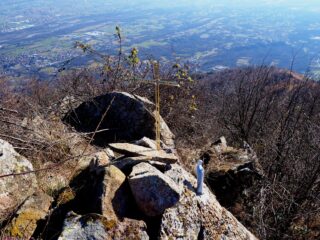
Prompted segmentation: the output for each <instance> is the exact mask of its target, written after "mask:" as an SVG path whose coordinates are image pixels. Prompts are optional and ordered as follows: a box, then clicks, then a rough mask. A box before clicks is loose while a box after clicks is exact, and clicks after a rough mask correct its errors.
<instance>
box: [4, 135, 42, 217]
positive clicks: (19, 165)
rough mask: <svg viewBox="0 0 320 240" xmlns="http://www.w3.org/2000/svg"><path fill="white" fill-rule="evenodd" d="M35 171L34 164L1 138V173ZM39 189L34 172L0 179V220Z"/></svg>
mask: <svg viewBox="0 0 320 240" xmlns="http://www.w3.org/2000/svg"><path fill="white" fill-rule="evenodd" d="M25 171H33V166H32V164H31V163H30V162H29V161H28V160H27V159H26V158H25V157H23V156H21V155H20V154H18V153H17V152H16V151H15V150H14V148H13V146H12V145H11V144H9V143H8V142H6V141H3V140H1V139H0V175H6V174H11V173H21V172H25ZM36 189H37V180H36V177H35V175H34V174H26V175H20V176H10V177H5V178H2V179H0V222H1V221H3V220H4V219H6V218H7V217H8V215H9V214H10V212H11V211H12V210H13V209H14V208H15V207H17V206H18V205H20V204H21V203H22V202H23V201H24V200H25V199H26V198H28V197H29V196H30V195H32V194H33V193H34V192H35V190H36Z"/></svg>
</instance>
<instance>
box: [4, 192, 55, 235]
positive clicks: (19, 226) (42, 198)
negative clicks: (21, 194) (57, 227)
mask: <svg viewBox="0 0 320 240" xmlns="http://www.w3.org/2000/svg"><path fill="white" fill-rule="evenodd" d="M52 201H53V199H52V198H51V197H50V196H48V195H47V194H45V193H43V192H37V193H35V194H33V195H32V196H30V197H29V198H28V199H27V200H26V201H25V202H24V203H23V205H22V206H21V207H20V208H19V210H18V211H17V212H16V213H15V217H14V218H13V219H12V221H11V222H10V223H9V225H8V226H7V227H6V228H5V234H6V235H7V236H10V237H12V238H17V239H18V238H19V239H20V238H23V239H31V237H32V235H33V233H34V231H35V230H36V228H37V223H38V221H39V220H43V219H45V217H46V216H47V215H48V213H49V208H50V205H51V203H52Z"/></svg>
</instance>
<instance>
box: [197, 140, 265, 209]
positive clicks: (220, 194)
mask: <svg viewBox="0 0 320 240" xmlns="http://www.w3.org/2000/svg"><path fill="white" fill-rule="evenodd" d="M200 158H202V159H203V160H204V162H205V171H206V181H207V182H208V184H209V185H210V187H211V188H212V189H213V190H214V192H215V194H216V196H217V198H218V200H219V202H220V203H221V204H222V205H223V206H225V207H231V208H232V207H234V206H235V205H239V202H240V201H241V198H242V197H243V196H242V195H243V192H248V191H249V190H250V188H251V187H252V186H254V185H255V184H257V183H258V182H259V181H260V179H261V178H263V175H264V173H263V171H262V167H261V166H260V164H259V161H258V158H257V156H256V153H255V152H254V151H253V149H252V148H251V147H250V145H249V144H247V143H245V144H244V148H234V147H230V146H228V145H227V142H226V139H225V138H224V137H221V138H220V139H218V140H217V141H216V142H214V143H213V144H211V145H209V146H206V147H205V148H204V149H203V152H202V154H201V156H200Z"/></svg>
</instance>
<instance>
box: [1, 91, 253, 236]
mask: <svg viewBox="0 0 320 240" xmlns="http://www.w3.org/2000/svg"><path fill="white" fill-rule="evenodd" d="M115 95H116V96H117V99H121V101H122V102H123V101H124V102H126V103H127V104H128V102H130V101H137V102H135V103H133V104H129V105H130V111H133V112H134V116H137V115H136V113H137V112H139V111H143V112H144V113H145V114H146V112H148V111H147V110H146V109H144V105H143V101H142V100H141V99H140V98H137V97H136V96H132V95H129V94H127V93H111V96H112V97H110V96H105V99H109V101H107V100H106V101H102V100H101V99H102V97H100V98H98V100H100V104H102V103H104V104H105V105H108V104H110V101H111V99H113V96H115ZM114 104H118V103H117V101H115V102H114ZM141 104H142V105H141ZM81 106H82V107H83V106H86V107H88V104H87V103H84V105H80V107H81ZM96 106H97V105H95V107H96ZM132 106H136V107H137V108H138V109H135V110H134V109H133V110H132ZM100 107H101V106H100ZM101 109H102V112H103V109H105V107H101ZM96 110H97V109H96ZM76 111H77V109H76ZM113 111H115V109H114V110H113ZM121 111H124V112H122V113H121V114H120V115H119V114H118V116H120V117H121V118H122V117H123V116H124V115H125V116H126V118H127V119H126V121H127V124H131V125H132V124H133V125H134V123H135V122H134V121H131V120H132V119H131V120H130V114H129V112H130V111H129V110H127V109H126V108H125V107H124V106H123V105H121ZM125 111H127V113H125ZM90 112H91V113H94V110H93V109H90ZM81 114H82V115H83V116H85V111H82V113H81ZM148 114H149V112H148ZM148 114H146V116H147V115H148ZM150 114H151V113H150ZM96 115H97V114H96ZM96 115H94V116H96ZM90 116H91V115H88V116H87V117H88V118H89V117H90ZM148 116H149V115H148ZM151 116H152V114H151ZM149 117H150V116H149ZM149 117H147V118H146V121H149ZM150 119H154V118H150ZM116 120H117V119H113V123H112V124H115V121H116ZM122 120H124V118H122ZM141 121H142V120H141V119H140V120H139V125H140V126H141V127H143V124H141ZM104 124H105V126H107V125H108V124H109V123H108V122H105V123H104ZM145 125H146V126H148V124H145ZM162 126H164V122H163V123H162ZM78 127H79V128H81V127H80V126H78ZM125 128H130V126H125ZM83 129H84V128H83ZM132 129H135V130H134V132H132V135H130V141H125V139H124V138H123V137H124V136H125V135H121V136H122V139H121V141H120V142H114V141H112V142H110V139H111V137H110V138H107V141H108V142H105V143H104V144H102V145H104V147H103V148H97V151H96V153H94V154H92V155H90V156H83V157H82V158H81V159H79V161H78V164H77V166H76V168H75V169H74V171H73V172H74V175H73V177H72V178H71V179H70V180H69V181H68V183H67V184H66V186H64V187H61V188H60V189H59V191H58V193H56V194H54V195H53V197H54V198H52V197H50V196H48V195H47V194H46V193H44V192H43V191H41V190H40V189H41V188H40V187H39V186H38V183H37V179H36V176H35V175H34V174H27V175H17V176H10V177H8V178H3V179H0V212H1V221H2V226H3V230H2V232H3V235H4V236H5V237H16V238H22V239H29V238H31V237H35V238H41V239H68V240H69V239H256V238H255V236H254V235H252V234H251V233H250V232H249V231H248V230H247V229H246V228H245V227H244V226H243V225H242V224H241V223H240V222H239V221H238V220H237V219H236V218H235V217H234V216H233V215H232V214H231V213H230V212H228V211H227V210H226V209H225V208H223V207H222V206H221V205H220V204H219V202H218V201H217V199H216V197H215V195H214V194H213V193H212V192H211V191H210V189H209V188H208V187H207V186H206V185H204V187H203V194H202V195H197V194H196V184H197V179H196V178H195V177H194V175H193V174H191V173H189V172H188V171H186V170H185V169H184V167H183V166H182V165H181V161H180V159H179V156H178V155H177V154H176V152H175V151H174V150H173V147H174V145H173V144H172V143H173V134H172V133H171V132H169V131H170V130H169V128H167V126H166V127H162V128H161V129H162V134H161V135H162V139H161V140H162V143H163V144H162V146H163V147H164V149H161V150H157V149H156V148H155V146H156V144H155V141H154V140H152V139H151V138H148V137H147V136H140V135H139V134H138V135H139V136H140V137H141V138H139V139H134V138H135V137H136V136H138V135H136V134H137V133H139V128H138V127H137V126H132ZM88 131H91V130H90V128H88ZM150 131H151V130H150ZM120 132H123V129H121V130H120ZM141 132H142V130H141ZM113 134H115V132H113ZM151 135H152V134H151ZM170 137H171V140H172V141H171V140H170V139H169V138H170ZM164 138H166V139H164ZM164 140H165V141H164ZM99 143H101V138H99ZM100 146H101V144H100ZM0 153H1V154H0V175H3V174H6V173H12V172H14V173H21V172H24V171H29V170H31V171H32V170H33V167H32V164H31V163H30V162H29V161H28V160H27V159H25V158H24V157H22V156H21V155H19V154H17V153H16V152H15V151H14V149H13V147H12V146H11V145H10V144H8V143H6V142H4V141H0ZM9 213H11V214H9Z"/></svg>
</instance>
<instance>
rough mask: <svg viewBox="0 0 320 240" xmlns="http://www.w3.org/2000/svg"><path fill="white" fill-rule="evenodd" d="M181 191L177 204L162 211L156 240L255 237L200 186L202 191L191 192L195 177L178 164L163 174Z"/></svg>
mask: <svg viewBox="0 0 320 240" xmlns="http://www.w3.org/2000/svg"><path fill="white" fill-rule="evenodd" d="M165 175H167V176H168V177H170V178H171V179H172V180H173V181H174V182H175V183H176V184H177V185H178V186H179V190H180V192H181V197H180V201H179V203H177V204H176V205H175V206H173V207H172V208H168V209H166V210H165V212H164V214H163V216H162V219H161V224H160V239H239V240H240V239H241V240H250V239H256V237H255V236H254V235H253V234H251V233H250V232H249V231H248V230H247V229H246V228H245V227H244V226H243V225H242V224H241V223H240V222H239V221H238V220H237V219H236V218H235V217H234V216H233V215H232V214H231V213H230V212H228V211H227V210H226V209H225V208H223V207H221V205H220V204H219V202H218V201H217V200H216V197H215V196H214V195H213V194H212V193H211V191H210V190H209V188H208V187H207V186H206V185H204V188H203V194H202V195H200V196H198V195H197V194H196V191H195V187H196V183H197V180H196V178H195V177H194V176H192V175H191V174H190V173H189V172H187V171H185V170H184V169H183V168H182V167H181V166H179V165H178V164H174V165H173V166H172V168H171V169H170V170H169V171H167V172H166V173H165Z"/></svg>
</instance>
